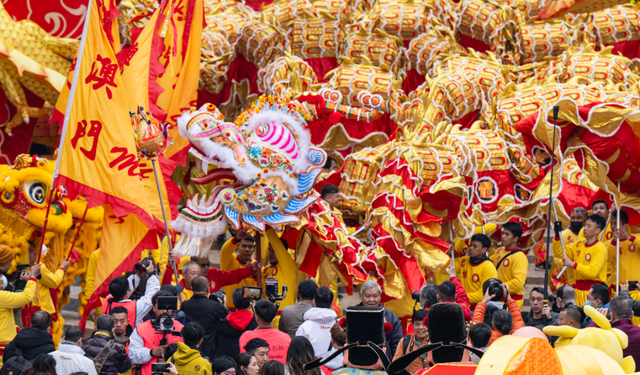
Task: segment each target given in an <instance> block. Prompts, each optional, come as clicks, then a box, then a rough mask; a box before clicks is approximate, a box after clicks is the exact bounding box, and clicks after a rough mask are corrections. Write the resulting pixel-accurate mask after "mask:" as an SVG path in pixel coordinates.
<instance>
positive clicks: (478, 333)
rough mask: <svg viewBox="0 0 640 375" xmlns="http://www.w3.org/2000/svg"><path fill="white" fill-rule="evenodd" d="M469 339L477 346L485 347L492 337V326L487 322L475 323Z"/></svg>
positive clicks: (470, 330)
mask: <svg viewBox="0 0 640 375" xmlns="http://www.w3.org/2000/svg"><path fill="white" fill-rule="evenodd" d="M469 339H471V342H472V343H473V346H474V347H475V348H484V347H486V346H487V345H489V340H490V339H491V327H489V325H488V324H487V323H478V324H475V325H473V326H472V327H471V329H469Z"/></svg>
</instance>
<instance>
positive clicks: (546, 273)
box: [544, 105, 564, 301]
mask: <svg viewBox="0 0 640 375" xmlns="http://www.w3.org/2000/svg"><path fill="white" fill-rule="evenodd" d="M558 112H560V107H558V106H557V105H554V106H553V143H552V145H551V182H550V183H549V213H548V215H547V249H546V253H545V257H544V300H545V301H546V300H547V296H548V295H549V248H550V247H551V207H552V206H553V162H554V158H555V156H556V130H557V127H558ZM559 177H560V176H558V178H559ZM561 237H562V236H561ZM563 250H564V249H563Z"/></svg>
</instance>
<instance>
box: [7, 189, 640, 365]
mask: <svg viewBox="0 0 640 375" xmlns="http://www.w3.org/2000/svg"><path fill="white" fill-rule="evenodd" d="M334 194H337V188H335V186H333V185H326V186H325V187H324V188H323V189H322V195H323V198H324V199H325V200H326V201H327V202H334V201H335V200H334V198H335V197H334ZM330 204H331V206H332V208H333V207H334V205H335V203H330ZM592 212H593V214H592V215H588V214H587V211H586V210H585V209H581V208H578V209H575V210H574V211H573V212H572V214H571V225H570V226H569V228H567V229H564V228H562V225H561V223H559V222H557V223H555V225H554V232H555V238H554V240H553V254H554V261H553V265H552V267H556V270H555V271H556V272H555V273H554V274H553V280H552V283H551V284H552V286H553V287H554V289H555V288H557V292H556V294H555V295H554V294H551V295H547V293H546V291H545V290H543V289H542V288H539V287H535V288H533V289H531V291H530V292H529V293H528V296H525V295H524V294H525V292H524V290H525V284H526V282H527V272H528V268H529V261H528V259H527V256H526V254H525V253H524V252H523V251H522V250H521V249H520V242H521V238H522V235H523V229H522V227H521V226H520V224H518V223H516V222H509V223H505V224H503V225H502V226H501V228H500V230H501V236H500V243H499V245H500V246H495V244H494V243H493V241H492V239H491V238H490V237H489V236H488V235H487V234H483V233H480V232H479V231H477V232H478V233H476V234H474V235H473V236H472V237H471V238H470V239H469V240H468V241H467V242H466V243H464V244H463V247H464V248H465V249H466V250H464V253H465V254H466V255H462V254H458V256H456V257H455V259H454V260H453V261H452V262H450V264H449V265H448V266H447V267H446V268H445V269H443V270H442V271H441V272H440V273H438V274H436V275H430V276H431V281H432V282H430V283H428V284H426V285H424V286H423V287H422V289H421V290H420V291H416V292H417V293H414V294H413V296H412V295H408V296H407V298H414V299H417V301H416V302H415V304H414V307H413V312H412V314H411V316H409V317H406V316H398V315H397V314H396V313H394V311H392V310H393V309H390V308H387V305H386V304H384V303H382V300H383V296H384V293H383V290H382V289H381V286H380V284H379V283H378V281H377V280H370V281H367V282H365V283H363V284H362V285H359V286H358V289H359V295H360V300H361V301H360V304H359V305H357V306H359V307H361V308H364V309H381V313H382V315H383V317H384V325H385V330H384V352H385V353H386V355H387V356H388V358H389V360H395V359H398V358H401V357H402V356H405V355H406V354H408V353H411V352H413V351H415V350H418V349H420V348H422V347H424V346H425V345H427V344H428V343H430V341H431V339H432V337H431V335H432V334H433V332H431V330H430V329H429V322H428V312H429V310H430V309H431V308H432V307H433V306H435V305H442V304H456V305H458V306H460V308H461V310H460V311H461V316H463V317H464V320H465V321H466V322H467V325H468V326H469V329H468V334H466V335H467V343H468V345H469V346H470V347H473V348H475V349H477V350H479V351H480V352H483V351H485V350H486V349H487V348H488V347H489V346H490V345H491V344H492V343H493V342H494V341H495V340H497V339H498V338H500V337H501V336H504V335H510V334H514V332H516V331H518V330H519V329H521V328H523V327H535V328H537V329H540V330H542V329H543V328H544V327H546V326H570V327H573V328H576V329H581V328H585V327H590V326H594V325H595V323H594V322H592V321H591V320H590V318H588V317H587V316H586V315H585V313H584V311H583V306H585V305H588V306H591V307H593V308H596V309H597V310H598V311H600V312H601V313H602V314H604V315H605V316H607V317H608V318H609V320H610V322H611V323H612V326H613V327H616V328H618V329H620V330H622V331H623V332H625V333H626V334H627V335H628V337H629V345H628V347H627V348H626V349H625V353H624V354H625V356H626V355H631V356H632V357H634V359H635V361H636V363H640V328H639V327H638V323H640V319H638V318H634V313H635V312H637V313H638V315H640V308H638V306H636V302H635V300H639V299H640V291H639V290H638V282H637V279H639V278H640V275H638V273H640V268H638V267H636V262H637V259H636V258H637V256H636V253H635V250H636V249H637V246H638V245H640V243H637V240H636V238H635V237H634V236H633V235H631V234H629V233H628V216H627V214H626V212H624V211H623V210H613V211H612V212H611V213H609V207H608V205H607V204H606V202H604V201H596V202H594V203H593V205H592ZM618 215H619V217H618ZM618 219H619V222H620V225H619V226H618V225H617V222H618ZM368 229H369V228H368V227H367V228H366V230H368ZM561 238H562V240H561ZM167 240H168V239H165V242H166V241H167ZM617 241H619V242H620V244H619V248H620V252H619V258H620V261H619V267H618V266H617V264H616V245H617V243H616V242H617ZM281 242H282V244H281V245H282V246H279V245H278V246H272V245H271V244H269V247H268V253H267V254H266V256H265V257H264V259H265V261H266V262H268V264H266V265H264V266H263V264H262V260H256V259H255V250H256V238H254V237H253V236H252V235H250V234H249V232H248V230H246V229H241V230H240V231H238V232H237V233H236V234H235V236H233V238H231V239H230V240H228V241H226V243H225V244H224V245H223V246H222V250H221V253H220V264H221V267H220V269H217V268H214V267H212V266H211V265H210V263H209V259H208V258H206V257H204V258H200V257H193V258H186V259H185V258H182V259H181V258H176V257H175V256H174V255H173V254H172V253H170V252H169V253H168V254H167V257H166V259H167V262H166V265H162V266H160V265H159V264H157V263H156V262H154V260H153V257H149V258H145V259H143V260H142V261H141V262H139V263H138V264H136V268H135V270H134V272H132V273H131V274H130V275H124V276H121V277H116V278H114V279H113V280H111V281H110V283H109V295H108V296H107V297H106V298H104V300H103V302H102V306H101V307H100V308H99V309H96V311H94V312H93V314H95V317H96V319H95V330H94V331H93V332H92V333H91V334H90V335H87V336H86V337H85V334H84V332H83V329H81V328H79V327H75V326H72V327H68V328H67V329H66V330H65V332H64V336H63V337H62V340H61V341H60V343H59V345H57V348H56V345H54V339H53V338H52V336H51V334H50V332H51V324H52V320H55V319H56V315H55V314H52V313H51V312H49V311H47V309H44V308H42V309H37V310H29V311H28V317H29V324H28V325H20V324H19V323H20V322H22V320H23V319H22V316H23V315H24V312H20V309H21V308H23V307H24V306H25V305H27V304H28V303H29V302H30V301H31V300H32V299H33V298H34V295H35V293H36V289H37V288H40V287H41V286H40V285H39V284H41V282H39V279H40V277H41V274H42V270H43V268H42V267H41V266H40V265H35V266H31V267H30V269H29V270H25V271H23V272H22V273H21V274H20V275H19V278H18V279H17V280H14V281H13V282H9V281H8V280H7V278H6V277H5V276H2V278H3V279H2V282H3V290H2V291H0V301H2V304H0V341H1V342H0V345H1V346H0V349H2V354H3V358H2V360H3V367H2V369H1V370H0V374H3V373H7V374H8V373H11V374H16V373H20V371H22V370H25V371H27V372H28V373H29V374H37V373H45V374H49V375H56V374H57V375H69V374H74V375H77V374H89V375H92V374H102V375H116V374H140V375H151V374H158V373H171V374H182V375H191V374H214V373H215V374H216V375H258V374H260V375H285V374H286V375H320V373H321V372H322V373H324V374H327V375H328V374H330V373H331V372H333V371H335V370H337V369H340V368H342V367H343V366H344V365H345V364H346V363H347V362H348V361H347V359H345V358H344V355H345V353H342V350H343V348H344V347H345V345H347V344H348V341H349V340H348V338H347V331H346V327H345V324H344V322H341V319H340V316H341V315H343V310H342V308H340V307H339V298H338V295H337V283H336V282H332V283H331V285H327V286H318V284H317V283H316V281H315V280H314V279H312V278H303V279H302V280H299V281H297V282H296V283H297V285H291V284H290V281H289V280H291V274H294V275H295V274H296V269H295V262H294V260H293V258H292V256H291V255H290V254H289V252H287V251H286V250H287V249H288V248H289V246H288V244H287V243H286V241H284V239H282V240H281ZM458 245H459V243H456V244H452V248H458ZM282 249H284V250H282ZM0 258H2V256H1V254H0ZM0 260H1V259H0ZM44 268H46V267H44ZM563 268H566V269H563ZM178 269H179V271H177V270H178ZM174 270H176V271H175V272H174ZM59 271H60V273H61V274H63V273H64V272H65V271H66V269H65V268H64V267H62V268H61V269H60V270H59ZM559 271H562V272H559ZM46 272H47V273H49V274H52V272H51V271H50V270H47V271H46ZM561 273H564V276H561V275H560V274H561ZM174 275H175V276H177V277H178V279H177V280H176V279H175V278H174ZM48 277H51V275H49V276H48ZM259 278H261V279H260V281H261V283H260V284H261V285H263V286H265V287H264V288H260V289H259V291H258V294H257V295H256V294H251V293H252V292H255V290H256V287H257V285H258V279H259ZM615 280H620V284H619V285H618V288H617V289H618V290H619V292H618V294H617V295H615V290H616V285H615V284H614V283H612V282H613V281H615ZM563 281H564V282H563ZM278 282H281V284H280V285H278ZM269 285H271V289H269ZM273 285H275V287H273ZM285 285H286V286H287V287H288V288H289V290H290V291H293V293H289V294H287V293H286V291H284V292H283V293H280V289H279V288H282V287H283V286H285ZM282 289H284V288H282ZM525 297H526V298H528V300H529V307H530V309H529V311H527V312H522V311H521V309H522V307H523V302H524V300H525ZM448 306H452V305H448ZM390 307H391V306H390ZM16 326H20V327H23V328H19V329H16ZM387 326H388V328H387ZM465 332H466V331H465ZM555 339H556V338H554V337H548V340H549V341H550V342H551V343H553V342H554V341H555ZM381 345H382V343H381ZM477 353H478V351H475V352H469V353H468V356H467V357H466V358H465V360H467V361H469V362H474V363H478V361H479V360H480V355H478V354H477ZM323 358H325V359H327V360H326V361H323V364H322V366H319V368H315V369H312V370H305V369H304V365H305V364H306V363H310V362H313V361H314V360H317V359H323ZM329 359H330V360H329ZM431 365H433V358H431V356H423V357H420V358H417V359H415V360H414V361H413V362H411V364H410V365H408V367H407V371H408V372H410V373H411V374H414V373H416V372H418V371H419V370H421V369H423V368H428V367H429V366H431ZM25 373H26V372H25Z"/></svg>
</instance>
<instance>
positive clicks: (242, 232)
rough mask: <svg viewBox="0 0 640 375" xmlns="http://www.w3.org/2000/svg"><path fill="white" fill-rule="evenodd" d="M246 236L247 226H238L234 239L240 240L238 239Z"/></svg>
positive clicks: (247, 233) (240, 239) (247, 235)
mask: <svg viewBox="0 0 640 375" xmlns="http://www.w3.org/2000/svg"><path fill="white" fill-rule="evenodd" d="M247 237H249V228H247V227H242V228H240V230H239V231H238V233H236V237H235V239H236V242H240V241H242V240H244V239H245V238H247Z"/></svg>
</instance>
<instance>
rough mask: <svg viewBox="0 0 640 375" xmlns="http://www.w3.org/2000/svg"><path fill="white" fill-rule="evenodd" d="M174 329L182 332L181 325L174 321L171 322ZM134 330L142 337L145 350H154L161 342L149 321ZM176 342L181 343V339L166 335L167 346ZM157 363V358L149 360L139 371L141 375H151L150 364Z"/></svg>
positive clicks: (159, 335)
mask: <svg viewBox="0 0 640 375" xmlns="http://www.w3.org/2000/svg"><path fill="white" fill-rule="evenodd" d="M173 324H174V329H175V330H176V331H182V323H180V322H178V321H175V320H174V322H173ZM136 329H137V330H138V334H139V335H140V337H142V341H143V343H144V347H145V348H149V349H154V348H157V347H158V346H160V340H162V335H161V334H156V328H155V327H154V326H153V325H152V324H151V321H150V320H147V321H146V322H144V323H142V324H139V325H138V326H137V327H136ZM176 342H183V341H182V337H180V336H173V335H167V345H171V344H173V343H176ZM156 362H158V357H153V358H151V360H150V361H149V362H147V363H145V364H143V365H142V370H141V371H140V374H141V375H151V364H152V363H156Z"/></svg>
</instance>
